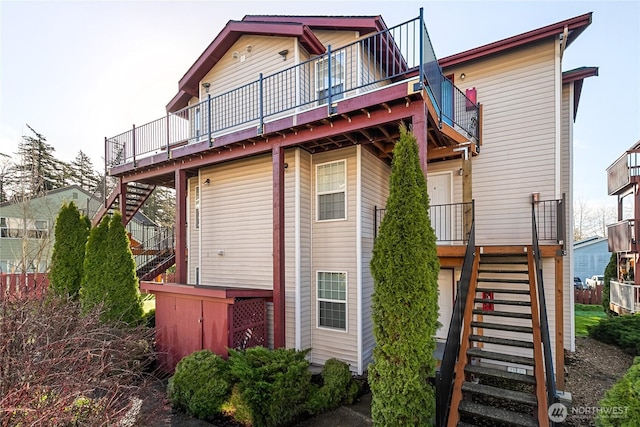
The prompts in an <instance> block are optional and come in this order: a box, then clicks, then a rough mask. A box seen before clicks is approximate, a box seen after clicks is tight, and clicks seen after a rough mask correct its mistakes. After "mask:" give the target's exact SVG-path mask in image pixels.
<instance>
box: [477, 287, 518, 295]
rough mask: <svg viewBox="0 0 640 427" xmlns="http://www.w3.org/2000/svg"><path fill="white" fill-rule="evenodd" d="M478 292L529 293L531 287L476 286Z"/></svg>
mask: <svg viewBox="0 0 640 427" xmlns="http://www.w3.org/2000/svg"><path fill="white" fill-rule="evenodd" d="M476 292H492V293H494V294H514V295H529V289H502V288H476Z"/></svg>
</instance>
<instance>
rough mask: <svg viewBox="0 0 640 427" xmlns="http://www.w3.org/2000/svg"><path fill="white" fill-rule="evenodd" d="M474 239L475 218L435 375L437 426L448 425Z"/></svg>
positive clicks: (473, 257) (471, 265)
mask: <svg viewBox="0 0 640 427" xmlns="http://www.w3.org/2000/svg"><path fill="white" fill-rule="evenodd" d="M475 242H476V237H475V220H472V222H471V229H470V232H469V242H468V244H467V250H466V252H465V255H464V263H463V264H462V272H461V274H460V281H459V282H458V292H457V294H456V300H455V303H454V305H453V314H452V315H451V323H450V324H449V332H448V333H447V342H446V344H445V347H444V353H443V355H442V361H441V362H440V370H439V372H438V375H437V376H436V425H438V426H445V425H447V418H448V416H449V405H450V402H451V392H452V390H453V381H454V378H453V373H454V369H455V366H456V363H457V361H458V353H460V336H461V333H462V323H463V320H464V309H465V306H466V304H467V298H468V297H469V295H468V294H469V287H470V285H471V275H472V273H473V264H474V259H475V256H476V253H475V250H476V248H475V244H476V243H475Z"/></svg>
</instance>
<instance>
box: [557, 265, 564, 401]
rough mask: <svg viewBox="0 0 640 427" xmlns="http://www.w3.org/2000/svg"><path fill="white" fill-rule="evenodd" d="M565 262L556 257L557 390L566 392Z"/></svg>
mask: <svg viewBox="0 0 640 427" xmlns="http://www.w3.org/2000/svg"><path fill="white" fill-rule="evenodd" d="M563 261H564V258H563V257H561V256H556V257H555V267H556V268H555V271H556V278H555V281H556V292H555V294H556V298H555V305H556V307H555V315H556V389H559V390H563V391H564V286H562V283H563V276H564V273H563Z"/></svg>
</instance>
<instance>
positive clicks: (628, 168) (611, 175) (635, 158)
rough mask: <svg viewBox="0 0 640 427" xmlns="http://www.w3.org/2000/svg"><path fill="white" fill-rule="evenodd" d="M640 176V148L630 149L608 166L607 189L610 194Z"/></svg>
mask: <svg viewBox="0 0 640 427" xmlns="http://www.w3.org/2000/svg"><path fill="white" fill-rule="evenodd" d="M637 176H640V150H629V151H627V152H626V153H624V154H623V155H622V156H620V157H619V158H618V159H617V160H616V161H615V162H613V164H612V165H611V166H609V167H608V168H607V190H608V193H609V195H610V196H612V195H614V194H616V193H617V192H618V191H620V190H622V189H623V188H624V187H626V186H627V185H628V184H629V183H630V182H631V177H637Z"/></svg>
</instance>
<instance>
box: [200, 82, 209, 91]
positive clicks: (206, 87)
mask: <svg viewBox="0 0 640 427" xmlns="http://www.w3.org/2000/svg"><path fill="white" fill-rule="evenodd" d="M202 87H203V88H204V89H205V90H206V91H207V93H209V88H210V87H211V83H208V82H205V83H202Z"/></svg>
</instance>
